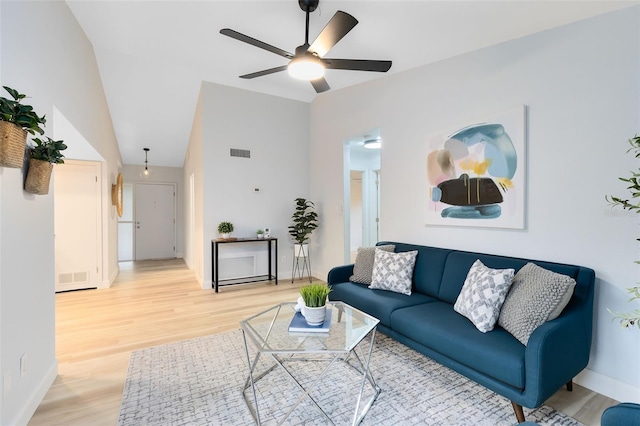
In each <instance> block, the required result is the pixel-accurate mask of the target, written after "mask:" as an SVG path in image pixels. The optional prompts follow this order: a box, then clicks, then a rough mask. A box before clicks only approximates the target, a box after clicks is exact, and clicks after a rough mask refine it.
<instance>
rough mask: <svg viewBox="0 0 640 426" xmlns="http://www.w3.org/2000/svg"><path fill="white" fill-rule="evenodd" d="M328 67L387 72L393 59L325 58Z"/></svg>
mask: <svg viewBox="0 0 640 426" xmlns="http://www.w3.org/2000/svg"><path fill="white" fill-rule="evenodd" d="M323 62H324V63H325V65H326V67H327V68H329V69H332V70H353V71H376V72H387V71H389V68H391V61H370V60H366V59H328V58H325V59H323Z"/></svg>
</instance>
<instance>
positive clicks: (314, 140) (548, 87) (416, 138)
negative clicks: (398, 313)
mask: <svg viewBox="0 0 640 426" xmlns="http://www.w3.org/2000/svg"><path fill="white" fill-rule="evenodd" d="M639 28H640V8H639V7H633V8H629V9H624V10H621V11H617V12H613V13H610V14H607V15H603V16H601V17H596V18H593V19H589V20H585V21H581V22H578V23H575V24H572V25H568V26H565V27H561V28H558V29H553V30H549V31H545V32H542V33H538V34H535V35H532V36H529V37H524V38H521V39H518V40H514V41H510V42H506V43H503V44H500V45H497V46H493V47H490V48H486V49H483V50H480V51H476V52H472V53H469V54H465V55H462V56H459V57H455V58H452V59H450V60H445V61H442V62H439V63H436V64H433V65H429V66H425V67H422V68H419V69H415V70H412V71H408V72H403V73H400V74H396V75H392V76H389V77H386V78H383V79H380V80H377V81H374V82H371V83H366V84H362V85H360V86H356V87H352V88H347V89H344V90H339V91H332V92H329V93H327V94H325V95H323V96H319V97H317V98H316V99H315V100H314V102H313V103H312V108H311V153H310V155H311V158H313V162H312V163H311V198H312V199H313V200H315V201H317V202H318V204H319V206H320V215H321V216H322V218H323V220H322V226H321V227H320V228H319V233H318V235H317V237H314V243H315V244H317V245H318V247H319V248H321V249H320V251H318V250H316V253H319V256H318V257H316V258H314V267H315V268H317V269H316V270H315V271H314V273H316V274H317V276H319V277H324V276H326V273H327V272H328V271H329V269H330V268H331V267H332V266H335V265H338V264H341V263H343V255H344V250H343V218H342V216H341V214H340V211H341V210H340V207H341V205H342V203H343V198H342V194H343V173H342V170H341V164H342V156H343V141H345V140H347V139H348V138H350V137H351V136H353V135H357V134H360V133H361V132H363V131H366V130H367V129H372V128H376V127H380V129H381V132H382V135H383V136H384V146H383V149H382V154H381V155H382V159H381V169H382V186H381V192H382V194H381V198H382V202H381V211H382V213H381V230H382V235H381V236H382V239H391V240H399V241H407V242H413V243H420V244H427V245H433V246H441V247H450V248H457V249H464V250H471V251H481V252H488V253H498V254H507V255H514V256H522V257H529V258H538V259H546V260H554V261H558V262H569V263H576V264H580V265H585V266H589V267H591V268H593V269H595V271H596V275H597V283H596V307H595V326H594V330H595V335H594V337H595V339H594V344H593V350H592V358H591V363H590V365H589V369H588V370H586V371H585V373H584V374H582V375H581V376H580V377H579V379H578V382H579V383H582V384H585V385H587V386H588V387H590V388H592V389H594V390H596V391H598V392H601V393H604V394H607V395H610V396H613V397H614V398H616V399H621V400H630V399H635V400H636V401H638V402H640V365H639V364H638V363H637V362H636V357H637V349H638V347H640V333H630V332H629V330H622V329H621V328H620V327H619V325H618V324H617V323H616V322H612V319H611V316H610V315H609V314H608V313H607V311H606V309H607V308H611V309H613V310H631V309H632V308H635V307H634V306H633V305H631V304H628V303H627V302H626V301H627V296H626V293H625V291H624V288H625V287H629V286H632V285H635V282H636V281H637V280H638V267H637V265H635V264H634V263H633V262H634V261H635V260H637V258H638V249H637V242H636V241H635V240H634V238H636V237H637V236H638V219H637V215H627V214H624V212H620V211H616V212H612V210H611V209H610V208H609V207H608V206H607V204H606V202H605V198H604V197H605V195H606V194H612V193H617V194H620V195H626V194H627V193H626V190H625V189H624V188H625V185H624V184H623V183H621V182H620V181H618V179H617V178H618V176H624V175H627V173H628V171H629V170H637V161H635V160H633V158H632V157H631V156H630V155H628V154H625V151H626V149H627V147H628V145H627V143H626V141H627V139H628V138H630V137H632V136H633V135H635V134H636V133H637V132H638V118H639V117H640V96H639V94H640V60H639V59H640V30H639ZM519 105H526V106H528V130H527V138H528V139H527V155H528V160H527V161H528V175H527V180H528V185H527V194H526V229H525V230H499V229H486V228H482V229H480V228H465V227H433V226H425V223H426V222H425V218H424V216H425V208H426V204H427V203H426V197H427V194H428V192H427V190H428V186H427V181H426V168H425V164H426V152H427V151H426V141H427V140H428V137H429V135H431V134H434V133H435V132H438V131H440V130H444V129H447V128H449V127H450V126H452V125H456V124H460V123H465V122H469V121H471V122H473V121H475V120H477V119H478V118H482V117H483V116H485V115H489V114H493V113H495V112H500V111H503V110H506V109H509V108H512V107H515V106H519Z"/></svg>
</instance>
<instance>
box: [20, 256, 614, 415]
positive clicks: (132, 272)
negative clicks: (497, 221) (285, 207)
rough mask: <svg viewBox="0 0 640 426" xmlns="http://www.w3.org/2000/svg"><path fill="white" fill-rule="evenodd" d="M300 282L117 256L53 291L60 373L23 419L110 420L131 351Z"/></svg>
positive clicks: (246, 310) (196, 331) (583, 406)
mask: <svg viewBox="0 0 640 426" xmlns="http://www.w3.org/2000/svg"><path fill="white" fill-rule="evenodd" d="M306 282H308V281H304V280H303V281H296V282H295V283H293V284H292V283H291V280H280V282H279V284H278V285H277V286H276V285H274V284H273V283H266V282H264V283H255V284H244V285H238V286H229V287H222V288H221V289H220V292H219V293H217V294H216V293H214V291H213V290H202V289H201V288H200V285H199V284H198V283H197V281H196V280H195V278H194V275H193V273H192V272H191V271H190V270H189V269H188V268H187V267H186V265H185V264H184V262H183V261H182V260H181V259H176V260H165V261H144V262H127V263H121V264H120V274H119V276H118V278H117V279H116V281H115V283H114V285H113V286H112V287H111V288H109V289H105V290H84V291H77V292H69V293H59V294H57V295H56V356H57V359H58V362H59V369H58V378H57V379H56V381H55V383H54V384H53V386H52V387H51V388H50V389H49V392H48V393H47V395H46V396H45V398H44V400H43V401H42V403H41V404H40V406H39V408H38V410H37V411H36V413H35V414H34V416H33V418H32V419H31V421H30V422H29V425H30V426H40V425H46V426H56V425H65V426H75V425H78V426H83V425H96V426H100V425H105V426H107V425H108V426H113V425H115V424H116V422H117V419H118V411H119V408H120V397H121V395H122V389H123V386H124V382H125V378H126V374H127V366H128V362H129V355H130V354H131V352H132V351H135V350H138V349H141V348H145V347H150V346H156V345H161V344H165V343H169V342H174V341H179V340H185V339H191V338H194V337H199V336H205V335H210V334H215V333H222V332H225V331H231V330H235V329H237V328H239V325H238V322H239V321H240V320H241V319H243V318H245V317H248V316H250V315H252V314H254V313H256V312H258V311H260V310H262V309H266V308H268V307H270V306H272V305H274V304H276V303H279V302H282V301H294V300H295V299H296V298H297V297H298V288H299V287H300V286H302V285H304V284H305V283H306ZM547 404H548V405H551V406H552V407H554V408H556V409H558V410H560V411H562V412H564V413H566V414H568V415H569V416H571V417H573V418H575V419H577V420H579V421H580V422H582V423H584V424H586V425H587V426H590V425H599V424H600V415H601V414H602V411H603V410H604V409H605V408H607V407H609V406H611V405H614V404H616V401H614V400H612V399H609V398H607V397H604V396H602V395H599V394H597V393H594V392H592V391H590V390H588V389H586V388H583V387H581V386H578V385H574V390H573V392H567V391H566V390H564V389H562V390H560V391H558V393H557V394H556V395H554V396H553V397H552V398H551V399H550V400H549V401H547ZM514 423H515V416H514Z"/></svg>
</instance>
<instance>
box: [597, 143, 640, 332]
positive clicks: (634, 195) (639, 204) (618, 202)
mask: <svg viewBox="0 0 640 426" xmlns="http://www.w3.org/2000/svg"><path fill="white" fill-rule="evenodd" d="M629 145H631V148H629V149H628V150H627V152H632V153H633V154H634V156H635V158H640V136H638V135H635V136H634V137H632V138H631V139H629ZM629 173H631V175H630V176H629V177H626V178H618V179H620V180H621V181H623V182H627V183H628V184H629V186H628V187H627V189H628V190H629V192H630V193H631V199H625V198H621V197H614V196H612V195H609V196H606V197H605V198H606V200H607V201H608V202H609V204H611V205H612V206H619V207H622V208H623V209H625V210H629V211H633V212H636V213H640V198H639V197H640V185H639V184H638V178H640V169H638V171H631V172H629ZM636 240H637V241H640V239H638V238H636ZM636 263H640V261H638V260H636ZM627 292H628V293H629V294H631V295H632V296H631V298H630V299H629V302H632V301H634V300H638V301H640V286H639V287H630V288H628V289H627ZM607 311H609V313H610V314H611V315H613V319H618V320H619V321H620V325H621V326H622V327H625V328H626V327H629V326H631V327H633V326H634V325H636V326H637V327H638V328H640V309H636V310H635V311H633V312H626V313H625V312H613V311H611V309H607Z"/></svg>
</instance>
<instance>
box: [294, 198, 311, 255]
mask: <svg viewBox="0 0 640 426" xmlns="http://www.w3.org/2000/svg"><path fill="white" fill-rule="evenodd" d="M295 202H296V210H295V211H294V213H293V215H292V216H291V219H292V220H293V224H291V225H290V226H289V235H291V238H293V240H294V241H295V242H296V244H297V246H296V247H295V252H294V253H295V256H296V257H306V256H307V254H308V249H307V247H305V243H306V242H307V240H308V239H309V236H310V235H311V233H312V232H313V230H314V229H316V228H317V227H318V214H317V213H316V211H315V204H313V202H311V201H309V200H306V199H304V198H296V200H295Z"/></svg>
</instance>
